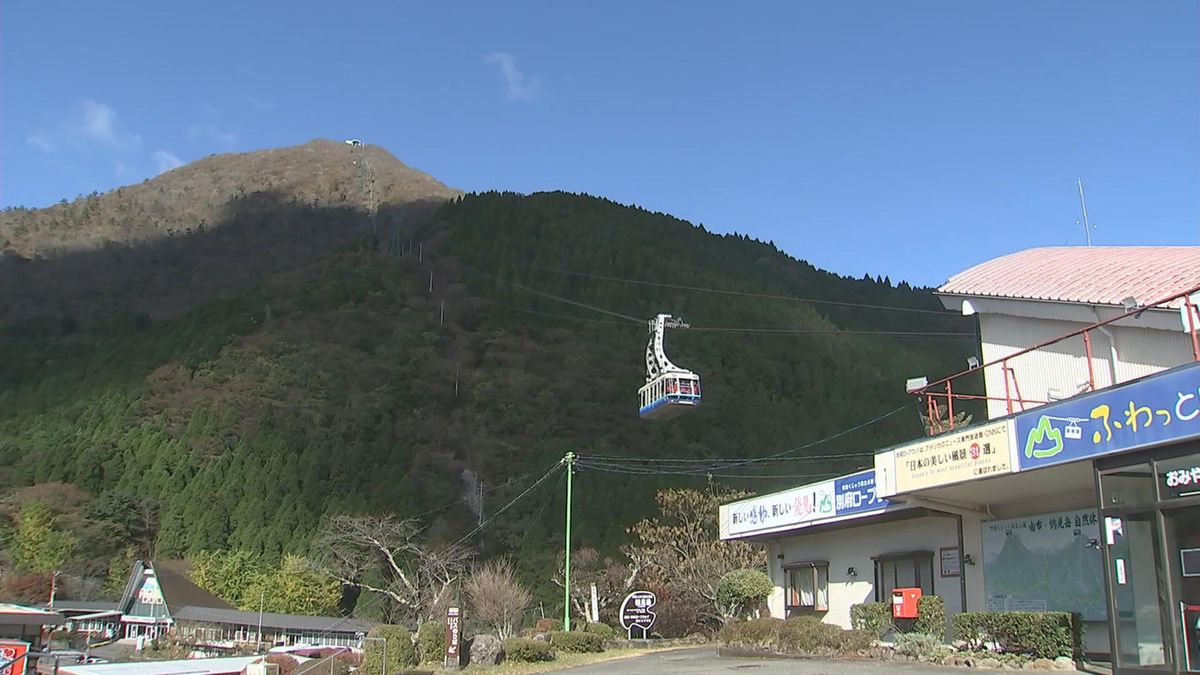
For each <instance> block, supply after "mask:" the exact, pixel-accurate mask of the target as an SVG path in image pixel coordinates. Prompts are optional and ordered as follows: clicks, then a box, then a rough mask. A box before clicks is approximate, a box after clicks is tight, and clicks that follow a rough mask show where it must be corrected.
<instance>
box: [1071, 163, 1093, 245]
mask: <svg viewBox="0 0 1200 675" xmlns="http://www.w3.org/2000/svg"><path fill="white" fill-rule="evenodd" d="M1075 182H1076V183H1078V184H1079V205H1080V206H1081V207H1083V233H1084V234H1085V235H1087V245H1088V246H1091V245H1092V225H1091V223H1089V222H1088V216H1087V202H1086V201H1085V200H1084V198H1083V179H1082V178H1077V179H1075Z"/></svg>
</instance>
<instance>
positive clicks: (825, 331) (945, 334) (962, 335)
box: [464, 267, 975, 339]
mask: <svg viewBox="0 0 1200 675" xmlns="http://www.w3.org/2000/svg"><path fill="white" fill-rule="evenodd" d="M464 269H466V270H469V271H471V272H474V273H476V274H480V275H482V276H485V277H488V278H490V279H493V280H495V281H497V282H499V283H503V284H508V285H510V286H512V287H513V288H516V289H518V290H522V291H525V292H527V293H532V294H534V295H537V296H540V297H543V298H547V299H549V300H554V301H556V302H561V303H564V304H568V305H572V306H575V307H581V308H583V309H588V310H591V311H593V312H599V313H601V314H606V315H608V316H613V317H617V318H619V319H623V320H625V321H628V322H630V323H637V324H639V325H640V324H644V323H645V322H646V320H645V319H639V318H637V317H635V316H631V315H629V314H625V313H622V312H617V311H613V310H610V309H605V308H604V307H598V306H596V305H592V304H589V303H586V302H582V301H579V300H572V299H570V298H564V297H562V296H559V295H555V294H553V293H548V292H546V291H540V290H538V289H536V288H530V287H529V286H526V285H524V284H521V283H519V282H516V281H511V280H506V279H501V278H500V277H497V276H495V275H493V274H489V273H487V272H483V271H482V270H477V269H475V268H471V267H464ZM501 306H502V307H508V308H509V309H512V310H515V311H518V312H525V313H528V314H534V315H538V316H545V317H548V318H560V319H567V320H571V321H591V322H593V323H609V324H612V325H621V324H619V323H618V322H615V321H600V320H598V319H587V318H584V317H572V316H564V315H556V314H550V313H547V312H539V311H537V310H532V309H522V308H519V307H509V306H507V305H501ZM922 311H927V310H922ZM689 330H693V331H702V332H721V333H762V334H787V335H856V336H874V337H921V338H956V339H967V338H970V339H974V338H975V333H974V332H961V331H887V330H840V329H836V328H815V329H814V328H738V327H734V326H693V327H691V328H689Z"/></svg>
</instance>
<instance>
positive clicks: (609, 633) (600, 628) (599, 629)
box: [583, 623, 617, 642]
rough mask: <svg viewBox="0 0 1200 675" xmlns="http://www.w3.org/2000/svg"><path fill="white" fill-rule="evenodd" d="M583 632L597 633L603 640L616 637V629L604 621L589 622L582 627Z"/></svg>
mask: <svg viewBox="0 0 1200 675" xmlns="http://www.w3.org/2000/svg"><path fill="white" fill-rule="evenodd" d="M583 630H584V632H585V633H591V634H592V635H599V636H600V639H601V640H604V641H605V642H607V641H609V640H615V639H616V638H617V629H616V628H613V627H612V626H610V625H608V624H606V623H589V624H588V625H586V626H584V627H583Z"/></svg>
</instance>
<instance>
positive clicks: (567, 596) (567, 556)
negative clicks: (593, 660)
mask: <svg viewBox="0 0 1200 675" xmlns="http://www.w3.org/2000/svg"><path fill="white" fill-rule="evenodd" d="M562 461H563V464H565V465H566V467H567V537H566V543H565V545H564V548H563V550H564V555H563V630H565V631H570V630H571V474H572V473H573V472H574V465H575V453H573V452H571V451H570V450H568V451H567V454H565V455H563V458H562Z"/></svg>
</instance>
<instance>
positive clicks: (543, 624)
mask: <svg viewBox="0 0 1200 675" xmlns="http://www.w3.org/2000/svg"><path fill="white" fill-rule="evenodd" d="M562 629H563V622H562V621H560V620H559V619H544V618H543V619H538V620H537V623H535V624H533V630H534V632H536V633H553V632H554V631H556V630H562Z"/></svg>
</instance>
